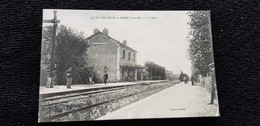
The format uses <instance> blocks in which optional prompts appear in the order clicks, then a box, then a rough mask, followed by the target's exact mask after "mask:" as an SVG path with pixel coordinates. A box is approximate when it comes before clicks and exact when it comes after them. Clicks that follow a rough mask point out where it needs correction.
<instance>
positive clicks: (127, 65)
mask: <svg viewBox="0 0 260 126" xmlns="http://www.w3.org/2000/svg"><path fill="white" fill-rule="evenodd" d="M120 66H121V67H128V68H136V69H149V68H148V67H146V66H142V65H137V64H135V65H130V64H120Z"/></svg>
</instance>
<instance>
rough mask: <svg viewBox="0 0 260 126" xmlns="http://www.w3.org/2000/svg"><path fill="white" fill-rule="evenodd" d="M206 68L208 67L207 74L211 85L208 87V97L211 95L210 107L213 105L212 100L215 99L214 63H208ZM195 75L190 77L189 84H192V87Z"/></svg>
mask: <svg viewBox="0 0 260 126" xmlns="http://www.w3.org/2000/svg"><path fill="white" fill-rule="evenodd" d="M208 67H209V73H210V76H211V79H210V80H211V82H210V83H211V85H210V87H211V91H210V95H211V97H210V102H209V105H212V104H214V99H215V97H216V82H215V68H214V63H210V64H209V65H208ZM195 78H196V77H195V75H192V76H191V84H192V86H193V85H195V83H194V81H195Z"/></svg>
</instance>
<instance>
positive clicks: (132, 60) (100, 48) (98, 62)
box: [86, 28, 147, 82]
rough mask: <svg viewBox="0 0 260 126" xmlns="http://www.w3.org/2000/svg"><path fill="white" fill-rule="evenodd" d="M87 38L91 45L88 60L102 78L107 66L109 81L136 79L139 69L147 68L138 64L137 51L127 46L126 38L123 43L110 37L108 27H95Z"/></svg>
mask: <svg viewBox="0 0 260 126" xmlns="http://www.w3.org/2000/svg"><path fill="white" fill-rule="evenodd" d="M86 40H87V42H88V44H89V45H90V47H89V48H88V50H87V54H88V56H87V58H88V59H87V61H88V62H89V63H90V64H89V65H90V66H92V67H93V68H94V70H95V71H97V74H98V75H99V76H100V78H101V79H102V78H103V75H104V67H105V66H107V67H108V71H107V73H108V82H116V81H136V80H137V70H142V69H147V67H144V66H141V65H137V64H136V57H137V51H136V50H135V49H133V48H131V47H129V46H127V41H126V40H124V41H123V43H121V42H119V41H118V40H115V39H114V38H112V37H110V36H109V35H108V29H107V28H104V29H103V32H100V31H99V30H98V29H97V28H95V29H94V33H93V35H91V36H89V37H88V38H87V39H86ZM144 73H145V72H144Z"/></svg>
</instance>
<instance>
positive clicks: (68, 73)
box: [66, 66, 108, 89]
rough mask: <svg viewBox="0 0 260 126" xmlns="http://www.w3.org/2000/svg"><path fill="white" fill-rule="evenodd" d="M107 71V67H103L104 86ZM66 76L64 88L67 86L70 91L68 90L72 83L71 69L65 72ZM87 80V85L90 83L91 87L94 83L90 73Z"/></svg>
mask: <svg viewBox="0 0 260 126" xmlns="http://www.w3.org/2000/svg"><path fill="white" fill-rule="evenodd" d="M107 70H108V67H107V66H105V67H104V76H103V79H104V83H105V85H106V84H107V79H108V74H107ZM66 75H67V78H66V80H67V83H66V86H67V88H68V89H70V88H71V83H72V67H69V69H68V70H67V71H66ZM88 79H89V83H90V84H91V85H93V84H94V81H93V74H92V73H90V75H89V77H88Z"/></svg>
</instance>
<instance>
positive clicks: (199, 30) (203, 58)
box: [188, 11, 213, 76]
mask: <svg viewBox="0 0 260 126" xmlns="http://www.w3.org/2000/svg"><path fill="white" fill-rule="evenodd" d="M188 15H189V16H190V19H191V20H190V23H189V25H190V32H189V37H188V38H189V42H190V45H189V58H190V59H191V63H192V67H193V69H192V73H193V74H202V76H207V74H208V72H209V68H208V65H209V64H210V63H212V62H213V51H212V50H213V49H212V42H211V31H210V18H209V16H210V13H209V12H208V11H192V12H189V13H188Z"/></svg>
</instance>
